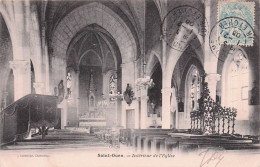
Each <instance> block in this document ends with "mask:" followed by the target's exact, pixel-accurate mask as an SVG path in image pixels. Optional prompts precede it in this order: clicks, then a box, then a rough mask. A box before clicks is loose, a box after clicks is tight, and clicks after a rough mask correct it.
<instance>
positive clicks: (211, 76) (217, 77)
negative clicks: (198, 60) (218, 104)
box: [205, 73, 221, 82]
mask: <svg viewBox="0 0 260 167" xmlns="http://www.w3.org/2000/svg"><path fill="white" fill-rule="evenodd" d="M220 77H221V75H220V74H216V73H210V74H207V76H206V78H205V81H206V82H217V81H219V80H220Z"/></svg>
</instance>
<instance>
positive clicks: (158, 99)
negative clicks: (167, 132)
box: [147, 60, 162, 128]
mask: <svg viewBox="0 0 260 167" xmlns="http://www.w3.org/2000/svg"><path fill="white" fill-rule="evenodd" d="M151 79H152V80H153V85H151V87H149V88H148V93H147V95H148V97H149V100H148V101H147V105H148V115H147V116H148V117H149V118H148V119H151V121H150V124H149V125H148V126H150V127H155V128H158V127H161V126H162V124H161V118H162V93H161V90H162V68H161V65H160V63H159V61H158V60H157V63H156V64H155V65H154V67H153V69H152V71H151Z"/></svg>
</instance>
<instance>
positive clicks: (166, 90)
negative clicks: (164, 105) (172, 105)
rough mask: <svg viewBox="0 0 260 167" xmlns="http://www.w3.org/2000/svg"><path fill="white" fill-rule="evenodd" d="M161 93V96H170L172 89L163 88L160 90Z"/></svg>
mask: <svg viewBox="0 0 260 167" xmlns="http://www.w3.org/2000/svg"><path fill="white" fill-rule="evenodd" d="M161 92H162V94H163V95H166V96H171V94H172V92H173V88H170V87H168V88H163V89H162V90H161Z"/></svg>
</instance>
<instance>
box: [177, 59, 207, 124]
mask: <svg viewBox="0 0 260 167" xmlns="http://www.w3.org/2000/svg"><path fill="white" fill-rule="evenodd" d="M184 60H185V59H184ZM176 73H177V72H175V74H176ZM179 73H181V77H180V78H181V79H180V81H178V83H179V84H178V95H177V97H178V99H179V100H178V101H179V102H178V114H177V115H178V117H177V123H178V128H180V129H188V128H190V112H191V111H193V110H196V109H198V99H199V98H200V92H201V82H202V80H201V75H203V74H204V69H203V66H202V64H201V62H200V61H199V60H198V58H196V57H191V58H190V59H188V61H187V63H186V65H185V66H184V68H183V69H182V70H181V71H180V72H179Z"/></svg>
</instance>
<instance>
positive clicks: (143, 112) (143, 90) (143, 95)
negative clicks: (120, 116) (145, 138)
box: [140, 86, 149, 129]
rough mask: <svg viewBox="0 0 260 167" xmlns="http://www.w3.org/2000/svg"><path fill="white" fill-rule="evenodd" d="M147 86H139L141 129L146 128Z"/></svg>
mask: <svg viewBox="0 0 260 167" xmlns="http://www.w3.org/2000/svg"><path fill="white" fill-rule="evenodd" d="M148 98H149V97H148V96H147V86H143V87H142V88H141V119H140V121H141V127H140V128H141V129H146V128H147V127H146V118H147V100H148Z"/></svg>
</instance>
